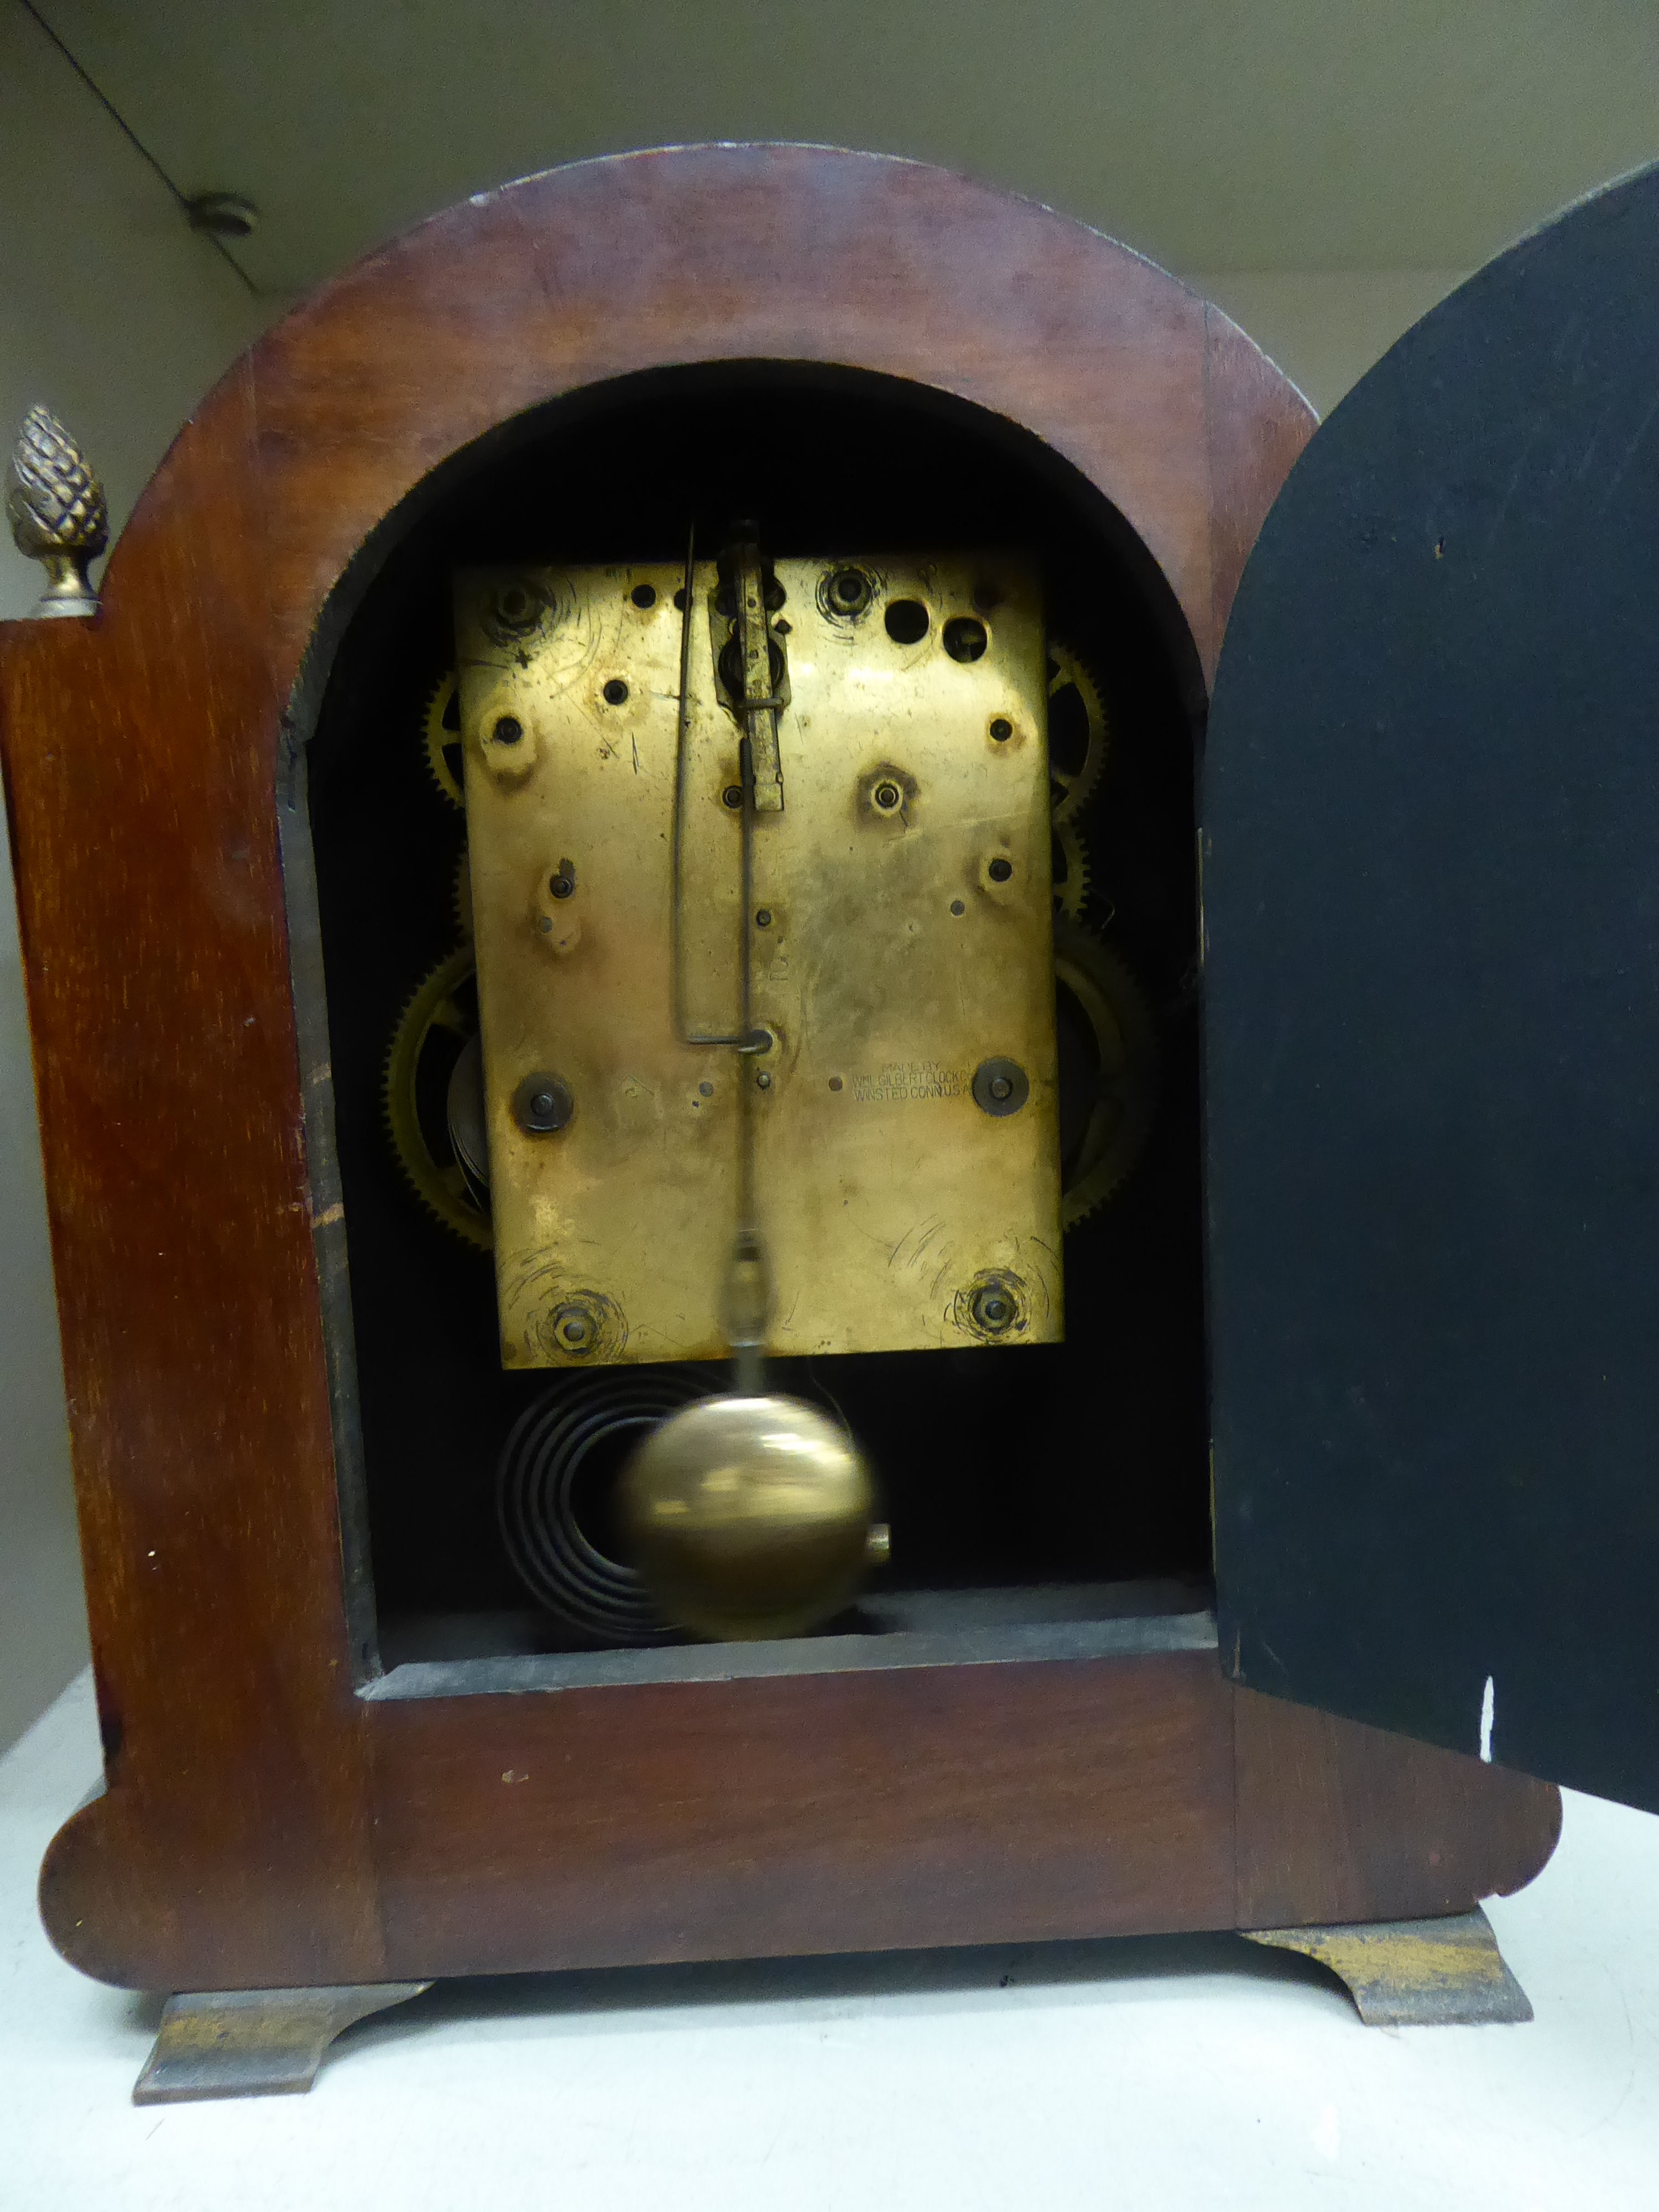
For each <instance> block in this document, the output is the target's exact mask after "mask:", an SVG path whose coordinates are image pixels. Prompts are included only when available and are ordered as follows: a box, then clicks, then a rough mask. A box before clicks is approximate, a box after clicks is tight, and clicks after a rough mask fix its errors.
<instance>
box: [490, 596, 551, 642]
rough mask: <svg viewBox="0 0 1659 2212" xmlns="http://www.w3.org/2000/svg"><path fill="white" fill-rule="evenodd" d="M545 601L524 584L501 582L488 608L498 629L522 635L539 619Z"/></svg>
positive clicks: (535, 624)
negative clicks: (490, 606)
mask: <svg viewBox="0 0 1659 2212" xmlns="http://www.w3.org/2000/svg"><path fill="white" fill-rule="evenodd" d="M544 605H545V602H544V599H542V597H541V595H540V593H539V592H533V591H532V590H531V589H530V587H529V586H528V585H526V584H503V585H502V586H501V590H500V591H499V592H496V594H495V603H494V605H493V606H492V608H491V610H490V611H491V613H492V614H493V615H494V616H495V623H496V626H497V628H498V629H503V630H507V631H510V632H512V633H513V635H517V636H520V637H522V636H524V635H527V634H528V632H530V631H531V630H532V629H535V628H536V626H537V624H538V623H539V622H540V621H541V618H542V610H543V607H544Z"/></svg>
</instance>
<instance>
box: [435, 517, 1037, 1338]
mask: <svg viewBox="0 0 1659 2212" xmlns="http://www.w3.org/2000/svg"><path fill="white" fill-rule="evenodd" d="M775 574H776V580H777V582H778V583H779V584H781V586H782V588H783V599H782V604H781V606H775V608H774V609H773V612H772V617H771V619H772V624H773V629H774V632H775V639H776V642H777V644H778V645H779V646H780V647H781V648H782V651H783V656H784V666H783V673H782V678H781V684H780V696H781V699H782V700H783V702H784V703H783V705H782V707H781V710H780V712H779V714H778V718H777V721H778V751H779V766H780V769H781V787H782V793H783V805H782V808H781V811H775V812H769V813H761V814H757V815H756V816H755V817H754V823H753V839H754V845H753V856H754V857H753V893H752V898H751V901H750V915H749V919H748V923H747V927H748V931H749V937H750V948H751V950H750V957H751V960H752V963H753V965H752V1006H753V1015H754V1019H755V1021H756V1023H757V1024H759V1025H761V1026H763V1027H764V1029H765V1030H767V1031H769V1034H770V1036H771V1039H772V1042H771V1045H770V1048H769V1050H767V1051H766V1052H764V1053H763V1054H754V1055H753V1056H752V1057H751V1056H748V1055H739V1054H738V1053H737V1052H736V1051H735V1050H733V1049H732V1048H730V1047H729V1046H727V1045H723V1044H719V1043H695V1042H685V1041H684V1040H685V1039H686V1038H687V1037H704V1038H722V1037H730V1036H733V1035H734V1034H735V1032H736V1031H737V1029H738V1023H739V1019H740V1010H741V981H740V964H739V963H740V958H741V951H742V931H743V929H744V913H743V905H742V884H741V870H740V862H741V849H742V811H741V807H740V806H738V807H734V806H733V805H732V799H734V798H736V797H737V796H738V793H739V792H740V788H741V766H740V758H739V731H738V723H737V720H736V718H735V715H734V714H733V712H732V708H731V706H730V704H729V700H728V696H727V695H726V689H725V685H724V684H723V682H722V679H721V678H720V673H719V670H718V666H717V655H718V653H719V650H720V645H721V642H722V641H724V640H725V638H726V635H727V634H728V630H729V625H728V624H727V623H726V622H725V621H724V620H723V619H722V617H720V614H719V612H718V611H717V610H716V608H715V605H714V598H715V592H716V588H717V582H718V579H717V575H716V570H715V566H714V562H699V563H698V564H697V567H696V572H695V577H694V582H693V591H692V599H691V610H690V627H689V636H688V641H689V647H690V651H689V681H688V684H687V686H686V708H685V716H684V721H685V729H684V743H683V744H682V735H681V711H680V696H679V694H680V663H681V651H682V629H683V622H682V615H681V612H680V611H679V610H678V608H677V606H676V604H675V602H676V597H677V594H679V595H681V598H682V604H683V591H682V587H683V585H684V571H683V569H682V568H678V567H674V566H669V565H658V566H644V567H633V568H629V567H611V568H568V569H551V568H538V569H523V568H515V569H512V570H507V569H498V570H481V571H471V572H468V573H466V574H462V575H461V576H459V578H458V580H457V586H456V616H457V640H458V647H459V662H460V690H461V717H462V732H463V739H464V754H465V790H466V811H467V823H468V836H469V842H470V848H471V874H472V900H473V912H474V922H475V931H476V941H477V957H478V987H479V1006H480V1017H481V1023H482V1033H483V1059H484V1070H485V1091H486V1100H487V1108H488V1119H489V1159H490V1184H491V1206H492V1211H493V1214H494V1218H495V1252H496V1267H497V1289H498V1293H499V1301H500V1310H501V1343H502V1356H503V1358H504V1359H505V1361H506V1364H507V1365H508V1366H510V1367H525V1366H542V1365H565V1364H605V1363H608V1362H611V1361H616V1360H664V1359H677V1358H719V1357H720V1356H721V1355H722V1354H723V1352H724V1351H725V1349H726V1346H725V1344H724V1340H723V1339H722V1337H721V1334H720V1326H719V1321H718V1306H719V1297H720V1285H721V1281H722V1279H723V1276H724V1273H725V1270H726V1261H727V1257H728V1255H729V1252H730V1249H731V1245H732V1235H733V1231H734V1229H735V1227H736V1224H737V1206H738V1157H739V1155H738V1143H739V1121H740V1116H739V1114H738V1097H737V1088H736V1086H737V1085H738V1084H739V1083H747V1084H749V1085H752V1086H754V1089H753V1092H752V1096H751V1101H750V1103H751V1104H752V1106H753V1109H754V1121H755V1165H756V1182H757V1200H758V1218H759V1223H760V1227H761V1230H762V1232H763V1236H764V1237H765V1239H766V1243H767V1246H768V1249H769V1255H770V1258H771V1262H772V1267H773V1270H774V1274H775V1292H776V1296H775V1313H774V1322H773V1326H772V1328H771V1330H770V1334H769V1348H770V1349H771V1350H772V1351H774V1352H778V1353H781V1354H788V1353H805V1352H868V1351H880V1350H896V1349H900V1348H905V1347H913V1346H948V1345H956V1346H964V1345H971V1344H975V1343H985V1344H987V1345H994V1344H1032V1343H1045V1342H1050V1341H1053V1340H1056V1339H1058V1338H1059V1337H1060V1334H1061V1333H1062V1328H1061V1274H1060V1168H1059V1144H1058V1135H1057V1127H1056V1097H1055V1060H1054V980H1053V950H1052V922H1051V908H1050V885H1049V818H1048V817H1049V794H1048V769H1047V733H1046V723H1045V698H1046V687H1045V675H1046V663H1045V649H1044V635H1043V625H1042V607H1041V600H1040V593H1039V590H1038V586H1037V583H1036V578H1035V576H1034V574H1032V572H1031V570H1030V567H1029V565H1028V564H1027V563H1026V562H1024V561H1023V560H1022V559H1020V558H1018V557H1016V556H1012V555H1009V554H1006V553H996V554H991V553H987V554H985V555H982V556H975V557H964V556H952V557H951V558H950V559H948V560H935V561H928V560H917V559H915V558H910V559H880V560H873V559H872V560H860V561H857V562H847V561H837V562H833V563H832V562H825V561H816V560H781V561H779V562H777V563H776V568H775ZM848 574H855V575H858V576H861V577H862V578H863V579H864V580H865V585H866V587H867V590H868V593H869V598H868V604H867V605H865V606H863V607H861V608H860V609H859V610H858V611H856V612H853V613H848V612H847V611H844V610H843V609H842V606H841V605H838V603H837V601H836V599H835V597H834V596H833V594H832V591H831V586H832V584H834V583H835V582H836V580H837V579H842V580H844V579H845V578H846V577H847V575H848ZM841 588H842V592H843V593H845V592H847V590H848V586H846V585H845V583H844V581H843V583H842V586H841ZM854 596H856V595H855V594H854ZM774 597H775V594H774ZM904 601H911V602H916V603H919V605H920V606H921V608H923V609H925V610H926V613H927V628H926V631H925V634H924V635H921V637H920V638H917V639H915V640H913V641H908V642H901V641H899V640H898V639H897V638H896V637H895V636H894V635H892V634H890V629H889V624H888V620H887V617H888V615H889V613H890V611H893V610H895V608H896V605H897V603H899V602H904ZM915 620H916V617H915V615H914V613H913V614H912V615H911V618H910V622H909V623H908V625H907V623H905V622H904V620H903V619H902V612H901V613H900V614H898V615H896V617H895V625H894V626H895V628H896V629H897V630H898V632H899V634H900V637H902V636H903V635H904V633H905V631H906V629H907V627H908V628H914V627H915ZM951 623H956V624H957V625H958V627H957V629H952V630H949V631H947V629H946V625H947V624H951ZM964 633H965V640H966V643H967V646H968V647H969V652H970V653H971V651H972V648H973V647H974V646H975V643H976V642H978V641H980V639H981V638H982V641H983V643H982V649H981V651H980V652H979V653H978V657H976V658H973V657H969V658H957V657H955V656H953V654H952V653H951V651H949V650H947V647H946V640H947V638H948V639H949V640H950V641H952V642H954V643H955V644H956V645H957V647H958V650H960V649H961V647H962V646H963V641H964ZM682 754H683V756H684V757H683V759H682ZM677 825H678V834H677ZM677 853H678V862H677ZM677 873H678V898H677V896H676V876H677ZM993 1060H994V1061H1003V1062H1012V1063H1013V1066H1014V1070H1015V1072H1016V1073H1017V1074H1019V1075H1023V1076H1024V1079H1025V1081H1026V1082H1027V1083H1028V1084H1029V1096H1027V1097H1025V1099H1024V1103H1023V1104H1019V1105H1018V1109H1017V1110H1012V1111H1010V1110H1002V1111H998V1112H990V1111H987V1110H985V1109H984V1108H983V1107H982V1106H981V1104H979V1103H976V1102H975V1096H974V1079H975V1072H976V1071H979V1070H981V1069H982V1068H983V1067H984V1065H985V1063H986V1062H987V1061H993ZM532 1076H533V1077H536V1078H538V1079H540V1078H544V1077H546V1078H556V1079H557V1081H558V1084H559V1085H561V1086H562V1094H561V1095H560V1099H559V1103H557V1104H556V1107H555V1109H554V1110H553V1112H552V1114H551V1115H550V1117H548V1116H544V1118H552V1119H554V1120H558V1119H560V1118H561V1117H562V1115H563V1114H564V1112H565V1103H566V1102H567V1101H568V1119H564V1120H563V1125H562V1127H557V1128H556V1129H552V1130H548V1131H544V1132H541V1133H537V1132H534V1131H526V1128H525V1127H523V1126H522V1122H523V1117H524V1114H525V1100H526V1097H527V1096H530V1095H535V1096H539V1097H546V1096H547V1095H549V1094H548V1093H547V1092H546V1091H545V1089H543V1090H542V1091H538V1089H537V1086H536V1085H531V1086H530V1090H529V1092H528V1093H527V1092H526V1089H525V1085H526V1079H527V1078H530V1077H532ZM987 1081H988V1079H982V1081H981V1090H982V1091H985V1090H986V1089H987ZM1015 1089H1016V1091H1017V1090H1018V1085H1015ZM515 1097H516V1098H517V1100H518V1110H517V1112H516V1113H515V1106H514V1102H515ZM1006 1103H1007V1100H1006V1094H1005V1096H1004V1099H1003V1104H1004V1108H1005V1109H1006ZM987 1299H988V1301H989V1304H988V1305H987ZM999 1301H1000V1302H1001V1303H1000V1304H999ZM1011 1309H1012V1320H1006V1319H1005V1320H1002V1321H1001V1325H1000V1326H996V1325H994V1324H995V1323H996V1322H997V1321H998V1319H999V1317H1000V1316H1002V1315H1004V1314H1006V1312H1008V1311H1009V1310H1011ZM987 1315H988V1316H989V1322H990V1323H991V1324H993V1325H987Z"/></svg>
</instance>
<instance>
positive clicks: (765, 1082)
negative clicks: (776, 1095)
mask: <svg viewBox="0 0 1659 2212" xmlns="http://www.w3.org/2000/svg"><path fill="white" fill-rule="evenodd" d="M755 1088H756V1090H757V1091H769V1090H770V1089H771V1088H772V1079H771V1077H770V1076H769V1074H768V1073H767V1072H766V1070H765V1069H764V1068H762V1070H761V1072H760V1073H759V1074H758V1075H757V1077H756V1078H755Z"/></svg>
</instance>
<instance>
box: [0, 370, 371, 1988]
mask: <svg viewBox="0 0 1659 2212" xmlns="http://www.w3.org/2000/svg"><path fill="white" fill-rule="evenodd" d="M251 453H252V386H251V377H250V375H249V374H248V372H247V371H246V368H245V369H244V370H243V371H241V372H240V374H238V375H237V376H236V377H235V378H234V379H233V380H232V382H231V383H230V384H229V385H228V386H227V387H225V388H223V389H222V392H221V393H220V396H219V399H218V401H217V402H216V405H215V407H214V409H213V410H212V413H211V417H210V424H209V426H208V427H207V428H205V429H204V430H203V431H202V432H200V433H198V434H197V435H192V436H190V437H187V438H186V439H185V440H184V441H181V444H180V446H179V447H178V448H176V449H175V452H174V455H173V460H172V462H171V463H170V464H169V465H168V467H167V471H165V473H164V475H163V477H162V479H161V483H160V485H159V486H158V487H157V488H156V489H155V490H154V491H152V493H151V495H150V496H149V499H148V500H147V501H146V503H145V506H144V508H143V513H142V514H141V516H140V517H139V518H138V520H137V522H136V523H135V524H134V526H133V528H132V532H131V538H130V540H129V542H128V543H127V544H126V547H125V551H126V561H127V576H128V583H127V585H126V587H125V609H124V614H123V617H122V618H121V619H119V620H118V621H108V620H106V619H102V618H100V620H99V621H97V622H95V623H82V622H58V623H27V624H21V623H20V624H17V625H15V627H14V628H12V629H11V630H10V632H9V635H8V638H7V640H6V650H5V655H4V681H5V698H4V713H3V743H4V748H5V766H6V781H7V791H8V795H9V815H10V824H11V834H12V842H13V850H14V855H15V864H16V871H17V881H18V895H19V906H20V915H21V928H22V937H23V946H24V958H25V965H26V970H27V981H28V995H29V1013H30V1022H31V1028H32V1030H33V1042H34V1058H35V1074H36V1081H37V1085H38V1089H39V1095H40V1117H41V1123H42V1130H43V1137H44V1146H45V1163H46V1188H47V1198H48V1205H49V1209H50V1216H51V1223H52V1248H53V1256H54V1263H55V1267H56V1273H57V1283H58V1302H59V1306H60V1310H61V1312H62V1316H63V1339H64V1379H65V1383H66V1388H67V1392H68V1398H69V1407H70V1423H71V1431H72V1437H73V1443H74V1454H75V1468H76V1490H77V1496H78V1499H79V1506H80V1515H81V1528H82V1547H83V1551H84V1553H85V1558H86V1565H87V1581H88V1607H89V1613H90V1620H91V1628H92V1641H93V1652H94V1665H95V1668H96V1674H97V1682H98V1693H99V1706H100V1719H101V1723H102V1727H103V1734H104V1742H105V1748H106V1763H107V1772H108V1777H109V1783H110V1789H109V1794H108V1795H107V1796H105V1797H104V1798H102V1799H101V1800H100V1801H99V1802H97V1803H96V1804H94V1805H93V1806H91V1807H89V1808H88V1809H87V1810H86V1811H85V1812H84V1813H82V1814H80V1815H78V1816H77V1818H76V1820H75V1821H74V1822H72V1823H71V1825H70V1828H69V1829H68V1830H66V1831H65V1832H64V1837H63V1838H60V1840H59V1842H58V1845H57V1846H56V1847H55V1850H54V1852H53V1855H52V1860H51V1861H50V1863H49V1864H48V1868H47V1870H46V1876H45V1885H44V1895H45V1899H46V1908H47V1911H48V1915H49V1918H50V1919H51V1922H52V1927H53V1930H54V1933H55V1934H56V1936H57V1937H58V1942H60V1944H61V1945H62V1946H63V1948H65V1949H66V1950H67V1951H68V1952H69V1953H70V1955H71V1956H72V1957H80V1956H85V1957H87V1958H88V1960H89V1962H90V1963H92V1965H93V1966H94V1971H96V1972H101V1973H104V1974H106V1975H107V1976H110V1977H111V1978H117V1979H123V1980H128V1979H149V1978H155V1970H156V1964H157V1961H158V1960H159V1959H160V1958H161V1957H164V1956H166V1955H168V1954H176V1955H178V1956H180V1957H192V1958H199V1957H203V1956H204V1955H206V1956H210V1955H212V1954H213V1953H214V1952H215V1950H216V1948H217V1947H218V1946H219V1945H220V1944H222V1942H224V1941H225V1940H226V1934H225V1931H227V1930H231V1929H234V1931H235V1932H234V1943H235V1947H236V1949H237V1952H238V1954H239V1955H240V1957H241V1958H242V1959H244V1960H246V1962H247V1966H248V1968H249V1969H255V1970H256V1971H255V1972H254V1977H253V1978H258V1972H257V1968H258V1962H259V1961H260V1960H270V1961H272V1962H274V1961H276V1960H277V1959H278V1958H279V1957H280V1958H281V1959H283V1960H285V1961H286V1962H287V1963H288V1965H289V1966H290V1967H291V1968H293V1969H294V1970H295V1971H291V1972H288V1973H287V1975H286V1978H287V1979H289V1980H290V1981H293V1980H301V1981H305V1980H312V1979H315V1980H322V1981H333V1980H339V1979H341V1978H359V1977H362V1978H374V1977H376V1976H378V1974H379V1973H380V1944H379V1934H378V1922H377V1917H376V1914H375V1911H374V1881H373V1875H372V1872H371V1869H370V1866H369V1861H368V1848H367V1835H366V1830H365V1825H364V1818H363V1801H362V1794H361V1789H360V1769H359V1763H358V1754H357V1746H356V1735H357V1723H356V1709H355V1705H354V1701H353V1699H352V1698H351V1696H350V1694H349V1675H350V1654H349V1650H348V1648H347V1644H346V1638H345V1626H344V1619H343V1598H342V1585H341V1574H340V1549H339V1533H338V1526H337V1504H336V1497H335V1490H334V1483H333V1474H332V1452H331V1443H330V1431H329V1410H328V1399H327V1390H326V1380H325V1371H324V1366H323V1347H322V1337H321V1328H320V1322H319V1313H318V1307H317V1296H316V1285H315V1279H314V1273H313V1259H312V1244H311V1234H310V1221H309V1218H308V1199H307V1184H306V1176H305V1161H304V1157H303V1147H302V1135H301V1115H300V1102H299V1097H298V1087H297V1079H296V1074H295V1041H294V1030H293V1021H292V1015H291V1010H290V1005H289V988H288V969H287V951H286V933H285V929H284V925H283V903H282V884H281V877H280V872H279V866H278V859H277V848H276V811H275V806H274V804H273V799H274V781H275V777H274V748H273V743H272V739H273V735H274V732H275V728H276V703H277V702H276V698H275V696H274V694H273V692H272V689H271V682H270V671H269V666H268V663H267V659H266V654H265V648H266V644H267V640H266V636H265V605H264V577H263V572H262V568H261V565H260V562H259V556H258V519H257V515H256V513H254V512H253V510H252V503H251V501H250V498H249V487H250V483H251V475H250V466H249V464H250V459H251ZM60 1895H61V1896H62V1897H63V1898H64V1907H63V1908H62V1909H60V1908H59V1907H58V1899H59V1897H60ZM83 1923H84V1924H83ZM83 1943H84V1945H85V1946H86V1949H85V1951H84V1952H83V1951H82V1944H83ZM163 1978H165V1977H163Z"/></svg>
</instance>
